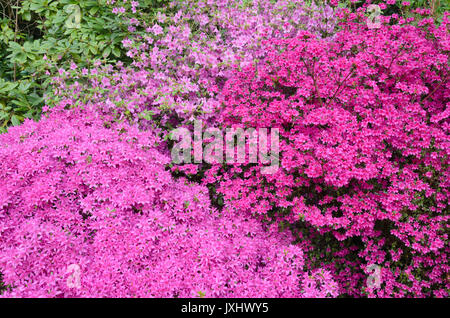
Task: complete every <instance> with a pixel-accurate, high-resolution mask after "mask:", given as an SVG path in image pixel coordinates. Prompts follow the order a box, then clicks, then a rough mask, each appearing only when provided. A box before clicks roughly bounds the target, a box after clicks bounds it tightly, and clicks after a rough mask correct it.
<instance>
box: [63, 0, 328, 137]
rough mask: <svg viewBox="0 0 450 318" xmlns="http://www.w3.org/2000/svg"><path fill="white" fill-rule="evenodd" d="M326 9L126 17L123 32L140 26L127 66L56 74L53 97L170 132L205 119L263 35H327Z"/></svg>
mask: <svg viewBox="0 0 450 318" xmlns="http://www.w3.org/2000/svg"><path fill="white" fill-rule="evenodd" d="M113 6H114V8H120V9H121V10H115V11H114V12H116V13H117V14H122V13H121V12H123V11H124V10H126V9H125V7H122V2H121V1H116V2H114V4H113ZM333 13H334V11H333V9H332V8H331V7H329V6H325V7H323V8H322V7H318V6H316V5H312V6H310V7H305V5H304V3H303V1H284V0H283V1H276V2H274V1H270V0H257V1H235V0H220V1H216V0H214V1H213V0H189V1H181V2H176V1H174V2H171V3H170V5H169V6H168V7H167V8H166V9H165V10H162V11H161V12H159V13H158V14H157V15H156V17H155V19H154V20H153V21H141V20H138V19H136V18H132V19H130V20H129V21H128V23H129V25H130V30H133V29H135V28H137V27H139V30H140V29H142V28H144V29H145V30H146V31H147V34H142V32H136V33H135V34H134V36H130V37H129V38H126V39H124V40H123V41H122V44H123V47H124V49H126V50H128V51H127V56H128V57H130V58H132V59H133V63H132V65H131V67H125V66H123V65H122V64H121V63H119V64H118V65H117V66H118V67H116V68H112V67H111V66H110V65H108V66H106V67H105V68H104V67H99V68H98V69H97V68H94V69H92V70H88V69H84V70H76V71H74V70H67V71H62V72H61V74H60V75H61V76H59V77H57V78H56V79H55V82H56V84H57V85H58V86H59V88H58V89H57V90H56V92H57V94H56V98H57V99H61V98H64V97H70V98H74V99H83V100H89V101H90V102H93V101H95V100H98V101H101V102H102V105H104V106H105V108H106V110H107V111H109V112H115V113H117V114H118V116H119V117H120V116H121V117H128V118H129V119H130V120H132V121H133V122H138V121H139V122H140V123H141V125H142V127H149V126H152V125H154V124H155V123H157V124H158V125H159V126H161V127H163V128H165V129H171V128H173V127H174V126H177V125H181V124H186V123H188V122H189V121H191V120H193V119H194V118H198V119H205V120H209V122H210V123H211V122H213V118H214V115H215V114H214V110H215V109H216V107H217V100H218V98H217V95H218V94H220V90H221V88H222V87H223V84H224V82H225V81H226V79H227V78H228V77H229V76H230V74H231V70H232V65H233V64H235V63H238V64H240V65H248V64H251V63H253V62H254V61H257V60H258V59H261V58H263V57H264V55H265V49H264V48H262V47H261V41H262V40H263V39H264V38H266V37H267V36H270V37H277V38H281V37H285V36H289V37H292V36H295V34H296V33H297V32H298V30H299V29H301V28H306V29H308V30H311V31H312V32H315V33H316V34H317V35H321V36H324V37H326V36H329V35H330V34H332V33H333V31H334V28H335V25H336V18H335V17H334V14H333ZM97 66H99V64H97ZM80 71H81V72H80ZM85 81H87V82H88V83H87V84H82V83H83V82H85ZM71 82H72V83H73V84H72V85H70V83H71ZM105 100H106V101H107V102H104V101H105Z"/></svg>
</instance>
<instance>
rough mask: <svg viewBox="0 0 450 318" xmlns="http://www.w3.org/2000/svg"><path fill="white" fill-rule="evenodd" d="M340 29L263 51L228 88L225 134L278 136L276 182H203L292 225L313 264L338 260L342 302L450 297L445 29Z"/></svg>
mask: <svg viewBox="0 0 450 318" xmlns="http://www.w3.org/2000/svg"><path fill="white" fill-rule="evenodd" d="M345 15H347V16H348V18H345V17H344V16H345ZM341 17H342V18H344V20H343V21H344V22H343V23H342V24H341V26H340V27H341V30H340V31H339V32H337V34H336V35H335V36H334V38H333V41H328V40H325V39H320V38H317V37H315V36H314V35H313V34H310V33H308V32H306V31H302V32H300V34H299V35H298V36H297V37H296V38H294V39H281V40H280V39H272V40H270V41H267V42H266V44H267V58H266V59H265V60H264V63H262V64H260V65H258V66H256V67H255V66H248V67H244V68H242V69H240V70H239V71H236V74H235V77H234V78H233V79H231V80H229V81H228V82H227V84H226V85H225V89H224V91H223V94H224V97H223V107H222V108H221V114H222V119H221V122H222V125H223V126H225V127H229V126H233V125H237V126H242V125H243V126H245V127H268V128H274V127H277V128H279V129H280V138H281V140H280V148H281V153H280V165H281V166H280V169H279V170H278V171H277V173H275V174H273V175H262V174H261V173H260V166H259V165H248V166H244V167H242V166H238V167H233V166H227V167H226V168H225V169H223V168H222V167H218V166H216V167H212V168H211V169H210V171H209V174H208V175H207V177H206V179H205V180H206V182H208V183H211V184H215V183H216V182H220V187H219V188H218V192H219V193H220V194H222V195H223V196H224V199H225V202H226V203H225V205H226V208H227V209H228V210H230V211H247V215H249V214H252V215H260V216H262V217H263V218H272V217H275V218H276V219H278V220H279V222H281V223H282V224H286V223H287V224H291V229H292V230H293V231H294V232H298V236H299V237H298V241H299V244H300V245H301V246H303V247H304V248H305V250H306V251H309V252H310V253H309V254H308V255H309V256H308V257H307V258H306V261H307V262H311V263H310V264H314V263H315V264H317V263H322V264H323V266H326V265H325V264H326V263H327V261H326V260H325V259H326V256H325V254H329V255H331V260H330V261H329V264H330V265H329V268H330V269H332V270H333V273H334V275H336V276H337V277H338V280H339V283H340V289H341V292H342V293H347V294H349V295H352V296H358V295H362V294H363V293H366V294H369V295H370V296H375V295H377V296H380V297H388V296H440V297H442V296H447V295H448V288H449V286H450V284H449V281H448V276H447V275H448V270H449V267H448V252H449V250H448V245H447V240H448V220H449V215H448V211H449V206H448V199H449V196H450V193H449V180H450V172H449V169H448V165H449V155H450V138H449V109H450V108H449V106H450V101H449V97H450V86H449V85H448V76H449V67H448V63H449V51H450V46H449V33H448V27H449V20H448V16H446V17H445V18H444V21H443V23H442V24H441V25H440V26H439V27H437V26H435V25H434V24H433V20H432V19H423V20H421V21H417V22H418V26H413V25H411V24H404V25H400V24H398V23H395V21H394V23H393V25H387V24H384V25H383V26H382V27H381V28H380V29H372V30H369V29H368V28H367V26H366V25H365V23H364V21H363V20H362V18H361V17H362V15H361V14H355V13H351V14H350V13H349V12H348V11H347V13H346V12H345V11H341ZM385 20H387V21H388V20H389V18H386V19H385ZM217 173H220V176H217ZM321 239H322V241H321ZM323 240H326V241H323ZM316 241H321V243H320V244H319V246H318V245H314V244H315V243H314V244H313V242H316ZM324 242H326V244H324ZM372 264H376V265H379V266H381V288H378V289H373V288H366V282H365V279H366V278H367V276H368V273H367V266H369V265H372ZM364 271H366V273H364Z"/></svg>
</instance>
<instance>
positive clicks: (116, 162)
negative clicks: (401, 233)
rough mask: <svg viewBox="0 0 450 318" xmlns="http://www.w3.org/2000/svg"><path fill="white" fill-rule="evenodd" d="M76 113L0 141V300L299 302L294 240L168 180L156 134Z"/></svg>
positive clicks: (299, 259) (61, 109)
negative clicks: (73, 269)
mask: <svg viewBox="0 0 450 318" xmlns="http://www.w3.org/2000/svg"><path fill="white" fill-rule="evenodd" d="M72 102H73V101H70V100H68V101H64V102H63V103H61V105H59V106H58V107H55V108H54V109H52V111H51V112H49V113H47V114H46V118H43V119H42V120H41V121H40V122H39V123H35V122H33V121H26V122H25V123H24V124H23V125H22V126H20V127H14V128H11V129H10V131H9V132H8V133H7V134H4V135H1V136H0V178H1V180H2V182H1V184H0V270H1V273H2V274H3V280H4V282H5V285H8V286H9V288H8V290H7V291H6V292H4V294H3V296H4V297H199V296H202V297H203V296H205V297H300V296H301V295H302V289H301V279H302V277H303V265H304V260H303V253H302V251H301V249H300V248H299V247H297V246H294V245H290V243H291V241H292V240H293V238H292V237H291V236H290V235H288V234H286V233H284V234H281V233H278V231H277V230H274V228H272V227H264V226H262V225H261V224H260V223H259V222H258V221H256V220H253V219H248V218H246V217H245V216H242V215H234V214H227V213H219V212H218V211H216V210H215V209H213V208H211V207H210V203H209V197H208V192H207V189H206V188H205V187H204V186H201V185H197V184H193V183H190V182H187V181H186V180H185V179H183V178H181V179H178V180H174V179H173V178H172V176H171V175H170V172H168V171H166V169H165V165H166V164H167V163H168V162H169V158H168V157H166V156H165V155H163V154H162V153H161V152H159V151H158V149H157V148H158V143H159V140H158V139H157V138H156V137H155V135H154V134H153V132H152V131H146V132H142V131H139V130H138V129H137V128H136V127H132V126H129V125H128V124H121V123H113V122H111V116H109V115H105V114H102V113H101V112H98V109H97V108H96V107H92V106H85V107H83V108H84V109H81V108H74V109H65V108H67V107H65V106H69V104H71V103H72ZM72 264H75V265H72ZM70 266H79V268H80V288H76V285H75V286H74V285H68V279H69V278H70V277H69V276H70V275H72V274H71V273H70V272H69V273H68V272H67V270H68V269H70ZM329 281H330V283H331V284H332V280H331V278H329ZM320 292H321V290H320V289H317V290H316V294H319V293H320ZM308 295H310V294H308ZM333 296H335V295H333Z"/></svg>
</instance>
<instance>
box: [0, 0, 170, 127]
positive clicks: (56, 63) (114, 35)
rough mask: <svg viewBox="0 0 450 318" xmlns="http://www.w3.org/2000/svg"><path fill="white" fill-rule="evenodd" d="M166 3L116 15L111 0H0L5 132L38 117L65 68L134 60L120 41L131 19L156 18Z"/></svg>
mask: <svg viewBox="0 0 450 318" xmlns="http://www.w3.org/2000/svg"><path fill="white" fill-rule="evenodd" d="M165 2H166V1H164V0H163V1H162V0H141V1H139V3H140V6H139V7H138V8H137V9H138V11H137V12H136V13H134V14H133V13H132V12H131V11H130V10H127V12H126V13H123V14H114V13H112V7H111V6H108V5H107V1H106V0H21V1H18V0H0V29H1V32H0V132H4V131H5V130H6V128H7V127H8V126H10V125H17V124H20V122H22V120H23V119H24V118H34V119H38V118H39V116H40V110H41V108H42V106H43V104H44V98H43V97H44V95H48V96H52V95H53V94H51V90H52V88H51V85H50V84H51V79H52V77H53V76H54V75H55V74H57V72H58V70H59V69H60V68H63V69H68V68H69V67H70V65H71V64H72V63H75V64H76V65H77V66H78V67H79V68H83V67H86V68H89V67H91V65H92V63H93V62H94V61H96V60H102V62H105V63H115V62H117V61H119V60H120V61H123V62H125V63H127V62H129V61H130V60H129V58H128V57H127V56H126V55H125V50H124V49H123V47H122V44H121V42H122V40H123V39H125V38H126V37H128V36H130V31H129V30H128V26H129V25H128V20H129V18H132V17H133V15H134V16H136V17H138V16H139V18H140V19H139V20H140V21H142V20H143V19H142V17H143V16H145V15H147V16H148V17H147V18H148V19H144V21H152V20H153V17H154V16H155V13H156V12H157V10H158V8H160V7H161V6H162V5H163V4H164V3H165ZM137 31H139V30H137Z"/></svg>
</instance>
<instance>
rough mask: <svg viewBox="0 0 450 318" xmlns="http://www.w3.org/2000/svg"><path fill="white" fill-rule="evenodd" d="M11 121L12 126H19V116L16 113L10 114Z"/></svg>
mask: <svg viewBox="0 0 450 318" xmlns="http://www.w3.org/2000/svg"><path fill="white" fill-rule="evenodd" d="M11 123H12V124H13V125H14V126H19V125H20V120H19V117H17V116H16V115H12V116H11Z"/></svg>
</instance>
